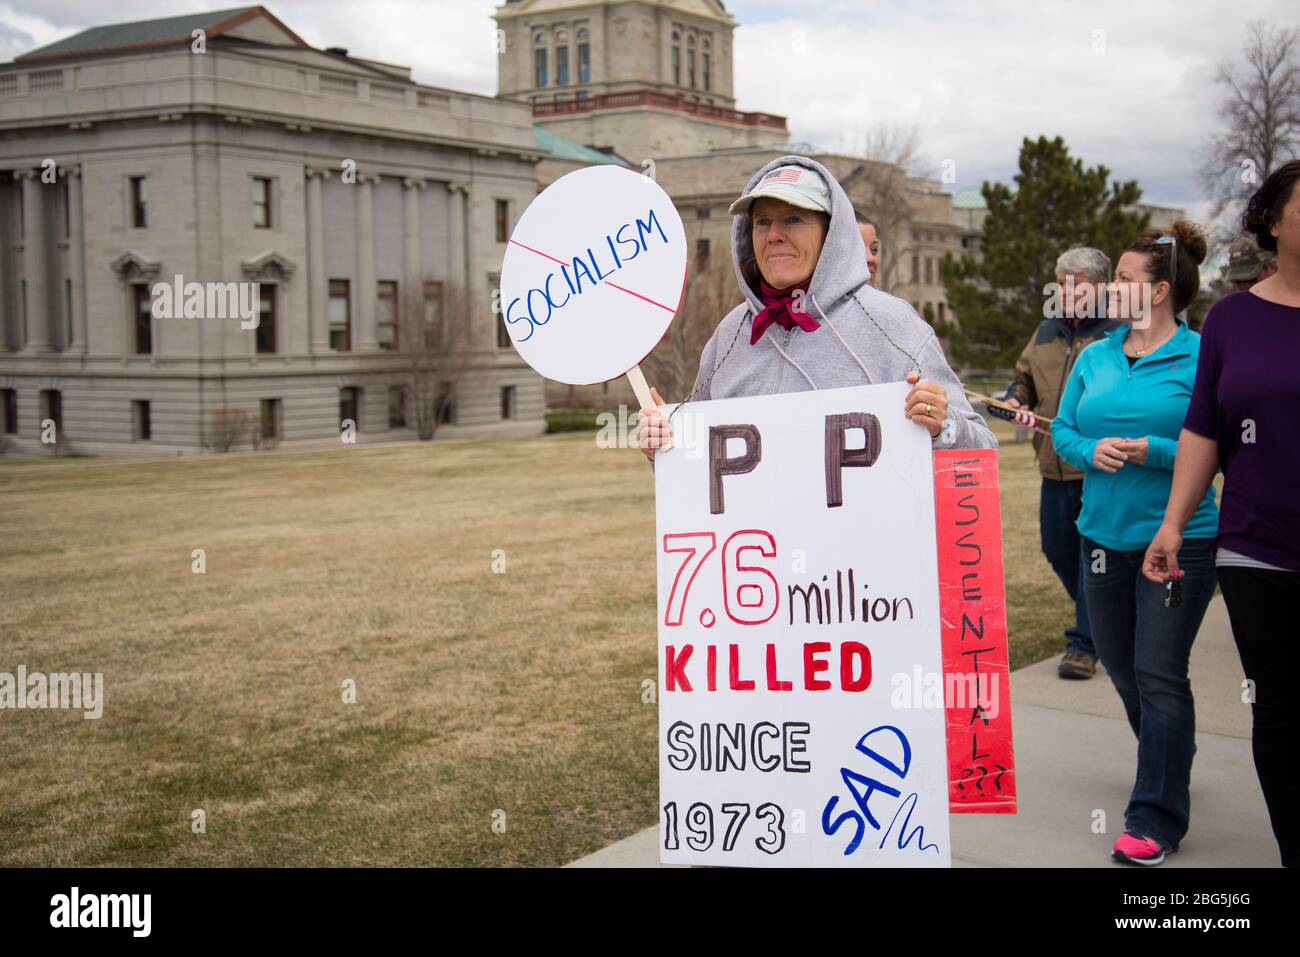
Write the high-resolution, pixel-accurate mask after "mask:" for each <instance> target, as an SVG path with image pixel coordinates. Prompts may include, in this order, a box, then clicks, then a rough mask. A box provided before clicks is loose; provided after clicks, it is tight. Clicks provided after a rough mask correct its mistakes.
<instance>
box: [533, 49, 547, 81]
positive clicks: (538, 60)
mask: <svg viewBox="0 0 1300 957" xmlns="http://www.w3.org/2000/svg"><path fill="white" fill-rule="evenodd" d="M533 86H536V87H543V86H546V51H545V50H534V51H533Z"/></svg>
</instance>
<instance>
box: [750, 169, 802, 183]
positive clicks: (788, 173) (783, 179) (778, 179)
mask: <svg viewBox="0 0 1300 957" xmlns="http://www.w3.org/2000/svg"><path fill="white" fill-rule="evenodd" d="M802 175H803V170H801V169H800V168H799V167H797V166H782V167H781V168H780V169H778V170H773V171H772V172H770V173H768V174H767V175H766V176H764V177H763V178H762V180H760V181H759V185H760V186H761V185H763V184H764V183H797V182H799V177H800V176H802Z"/></svg>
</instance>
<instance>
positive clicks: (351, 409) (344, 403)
mask: <svg viewBox="0 0 1300 957" xmlns="http://www.w3.org/2000/svg"><path fill="white" fill-rule="evenodd" d="M349 421H351V422H352V426H353V428H354V429H355V430H356V431H358V432H360V431H361V388H360V386H355V385H350V386H345V387H344V388H342V389H339V428H344V427H345V425H346V424H347V423H348V422H349Z"/></svg>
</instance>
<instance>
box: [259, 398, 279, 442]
mask: <svg viewBox="0 0 1300 957" xmlns="http://www.w3.org/2000/svg"><path fill="white" fill-rule="evenodd" d="M261 405H262V410H261V411H262V438H264V439H278V438H279V437H280V400H279V399H263V400H262V403H261Z"/></svg>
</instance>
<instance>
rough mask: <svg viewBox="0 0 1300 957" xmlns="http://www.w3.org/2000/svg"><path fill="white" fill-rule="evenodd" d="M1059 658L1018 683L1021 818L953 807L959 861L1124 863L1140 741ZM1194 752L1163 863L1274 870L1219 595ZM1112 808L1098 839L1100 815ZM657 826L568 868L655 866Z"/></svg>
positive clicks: (1096, 685)
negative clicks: (1187, 795)
mask: <svg viewBox="0 0 1300 957" xmlns="http://www.w3.org/2000/svg"><path fill="white" fill-rule="evenodd" d="M1057 661H1058V659H1057V658H1053V659H1050V660H1048V661H1042V662H1039V663H1038V664H1036V665H1030V666H1029V667H1028V668H1022V669H1020V670H1019V671H1017V672H1015V673H1014V674H1013V675H1012V678H1011V706H1012V730H1013V732H1014V735H1015V748H1016V762H1017V764H1018V765H1019V772H1020V773H1019V789H1020V793H1019V798H1020V809H1019V812H1018V813H1017V814H1014V815H1012V814H954V815H952V816H951V825H952V848H953V851H952V858H953V866H955V867H1124V866H1127V865H1121V864H1117V863H1115V862H1114V861H1112V860H1111V859H1110V848H1111V845H1112V844H1113V843H1114V841H1115V838H1116V837H1118V836H1119V834H1120V832H1121V831H1122V830H1123V826H1124V806H1125V805H1126V804H1127V803H1128V795H1129V792H1130V790H1131V789H1132V787H1133V777H1134V774H1135V771H1136V763H1137V741H1136V739H1135V738H1134V736H1133V731H1132V729H1130V728H1129V726H1128V721H1127V720H1126V719H1125V717H1124V709H1123V706H1122V705H1121V704H1120V701H1119V696H1118V695H1117V694H1116V693H1115V689H1114V686H1112V685H1111V683H1110V679H1109V678H1107V677H1106V675H1105V673H1104V672H1103V671H1102V670H1101V669H1098V673H1097V675H1096V676H1095V677H1094V678H1092V679H1091V680H1090V681H1062V680H1061V679H1060V678H1058V677H1057V676H1056V664H1057ZM1191 677H1192V693H1193V694H1194V695H1195V696H1196V746H1197V751H1196V759H1195V761H1194V762H1193V764H1192V817H1191V829H1190V830H1189V831H1188V833H1187V837H1186V838H1184V839H1183V843H1182V845H1181V847H1180V849H1179V851H1178V853H1176V854H1172V855H1170V856H1169V857H1168V858H1167V859H1166V861H1165V863H1164V864H1163V865H1162V866H1163V867H1278V866H1279V858H1278V850H1277V844H1276V842H1275V841H1274V840H1273V831H1272V829H1271V828H1270V827H1269V823H1268V812H1267V811H1266V810H1265V807H1264V798H1263V796H1262V795H1261V794H1260V790H1259V780H1258V778H1256V776H1255V764H1254V761H1253V759H1252V757H1251V753H1250V705H1248V704H1245V703H1244V702H1242V700H1241V697H1242V688H1241V682H1242V672H1241V661H1240V659H1239V658H1238V657H1237V647H1236V645H1235V644H1233V641H1232V633H1231V631H1230V630H1229V628H1228V616H1227V610H1226V609H1225V607H1224V605H1223V599H1222V598H1221V597H1216V598H1215V599H1214V601H1213V602H1211V604H1210V607H1209V610H1208V611H1207V612H1206V616H1205V622H1204V623H1203V624H1202V626H1201V631H1200V634H1199V635H1197V638H1196V643H1195V644H1194V645H1193V646H1192V661H1191ZM1097 809H1101V810H1104V811H1105V812H1106V833H1104V834H1094V833H1093V830H1092V827H1093V816H1094V815H1093V812H1094V811H1095V810H1097ZM658 840H659V827H658V825H657V824H656V825H655V826H654V827H652V828H648V829H646V830H644V831H641V832H640V833H638V834H633V835H632V836H631V837H629V838H627V839H625V840H622V841H619V842H618V843H617V844H612V845H610V846H609V847H606V848H604V849H603V850H600V851H597V852H596V853H594V854H590V855H588V856H587V857H584V858H581V859H580V860H577V861H574V862H573V863H572V864H570V865H569V866H570V867H660V866H664V865H661V864H659V846H658Z"/></svg>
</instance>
